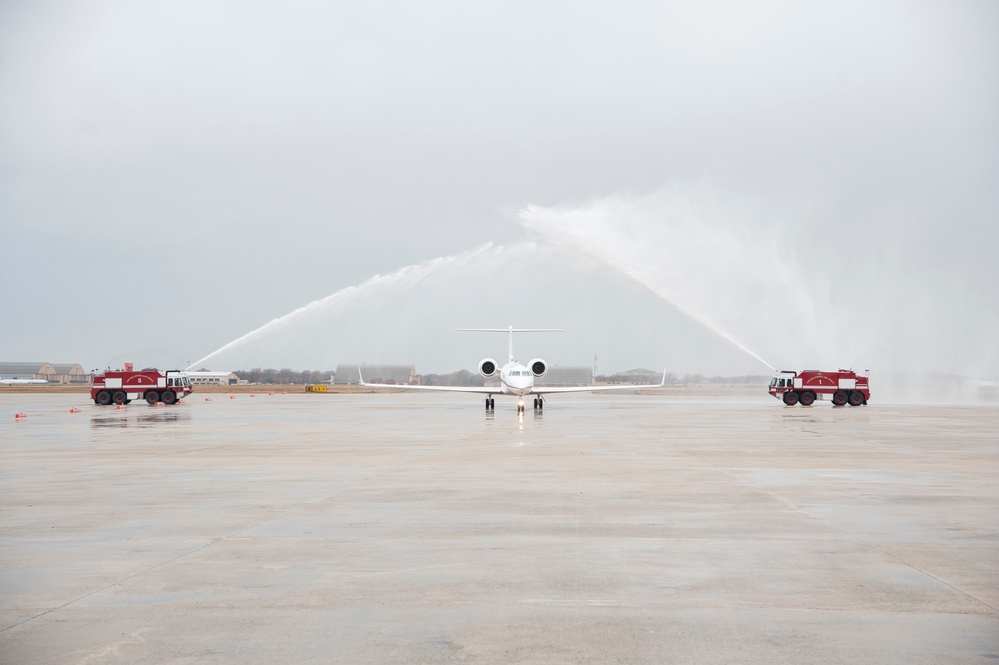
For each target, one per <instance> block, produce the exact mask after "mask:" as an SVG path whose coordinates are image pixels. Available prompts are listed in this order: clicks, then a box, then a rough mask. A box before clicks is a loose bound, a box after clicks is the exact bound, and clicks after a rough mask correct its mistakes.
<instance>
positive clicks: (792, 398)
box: [784, 390, 798, 406]
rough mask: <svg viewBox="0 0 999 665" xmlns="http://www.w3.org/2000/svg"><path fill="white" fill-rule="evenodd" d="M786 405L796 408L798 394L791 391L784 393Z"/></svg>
mask: <svg viewBox="0 0 999 665" xmlns="http://www.w3.org/2000/svg"><path fill="white" fill-rule="evenodd" d="M784 403H785V404H787V405H788V406H794V405H795V404H797V403H798V393H796V392H791V391H790V390H788V391H787V392H786V393H784Z"/></svg>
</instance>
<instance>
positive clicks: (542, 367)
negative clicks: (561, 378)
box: [527, 358, 548, 376]
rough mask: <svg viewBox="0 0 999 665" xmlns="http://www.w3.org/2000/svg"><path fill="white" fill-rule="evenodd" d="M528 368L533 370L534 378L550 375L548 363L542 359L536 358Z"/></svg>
mask: <svg viewBox="0 0 999 665" xmlns="http://www.w3.org/2000/svg"><path fill="white" fill-rule="evenodd" d="M527 366H528V367H530V368H531V374H533V375H534V376H544V375H545V374H547V373H548V363H546V362H545V361H544V360H542V359H541V358H535V359H534V360H532V361H531V362H530V363H528V365H527Z"/></svg>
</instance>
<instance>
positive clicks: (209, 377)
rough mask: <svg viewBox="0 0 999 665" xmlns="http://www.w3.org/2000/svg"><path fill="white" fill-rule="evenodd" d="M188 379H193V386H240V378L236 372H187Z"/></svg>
mask: <svg viewBox="0 0 999 665" xmlns="http://www.w3.org/2000/svg"><path fill="white" fill-rule="evenodd" d="M187 377H188V378H189V379H191V383H192V384H193V385H202V386H203V385H213V386H235V385H238V384H239V377H238V376H236V373H235V372H208V371H199V372H187Z"/></svg>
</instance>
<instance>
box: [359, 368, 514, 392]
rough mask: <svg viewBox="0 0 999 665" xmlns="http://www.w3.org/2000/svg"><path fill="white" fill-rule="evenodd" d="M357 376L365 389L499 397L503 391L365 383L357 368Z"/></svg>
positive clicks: (462, 387)
mask: <svg viewBox="0 0 999 665" xmlns="http://www.w3.org/2000/svg"><path fill="white" fill-rule="evenodd" d="M357 376H358V379H359V380H360V382H361V385H362V386H364V387H366V388H395V389H397V390H398V389H399V388H402V389H405V390H436V391H438V392H447V393H479V394H481V395H499V394H502V392H503V389H502V388H500V387H499V386H493V387H492V388H486V387H484V386H410V385H403V384H397V383H367V382H365V380H364V375H362V374H361V368H360V367H358V368H357Z"/></svg>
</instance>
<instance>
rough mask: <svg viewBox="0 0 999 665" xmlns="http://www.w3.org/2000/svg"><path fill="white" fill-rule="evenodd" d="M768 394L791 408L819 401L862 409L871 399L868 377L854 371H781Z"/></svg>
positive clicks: (772, 382)
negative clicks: (858, 374)
mask: <svg viewBox="0 0 999 665" xmlns="http://www.w3.org/2000/svg"><path fill="white" fill-rule="evenodd" d="M769 391H770V394H771V395H773V396H774V397H776V398H777V399H780V400H783V401H784V403H785V404H787V405H788V406H794V405H795V404H801V405H802V406H811V404H812V403H814V402H815V400H817V399H828V400H829V401H831V402H832V403H833V406H844V405H846V404H849V405H850V406H861V405H863V404H867V400H869V399H870V398H871V388H870V385H869V383H868V380H867V375H866V374H865V375H864V376H857V373H856V372H854V371H853V370H852V369H840V370H836V371H833V372H820V371H818V370H814V369H806V370H802V371H801V372H792V371H787V370H781V371H780V372H777V374H776V375H775V376H774V378H772V379H771V380H770V389H769Z"/></svg>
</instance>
